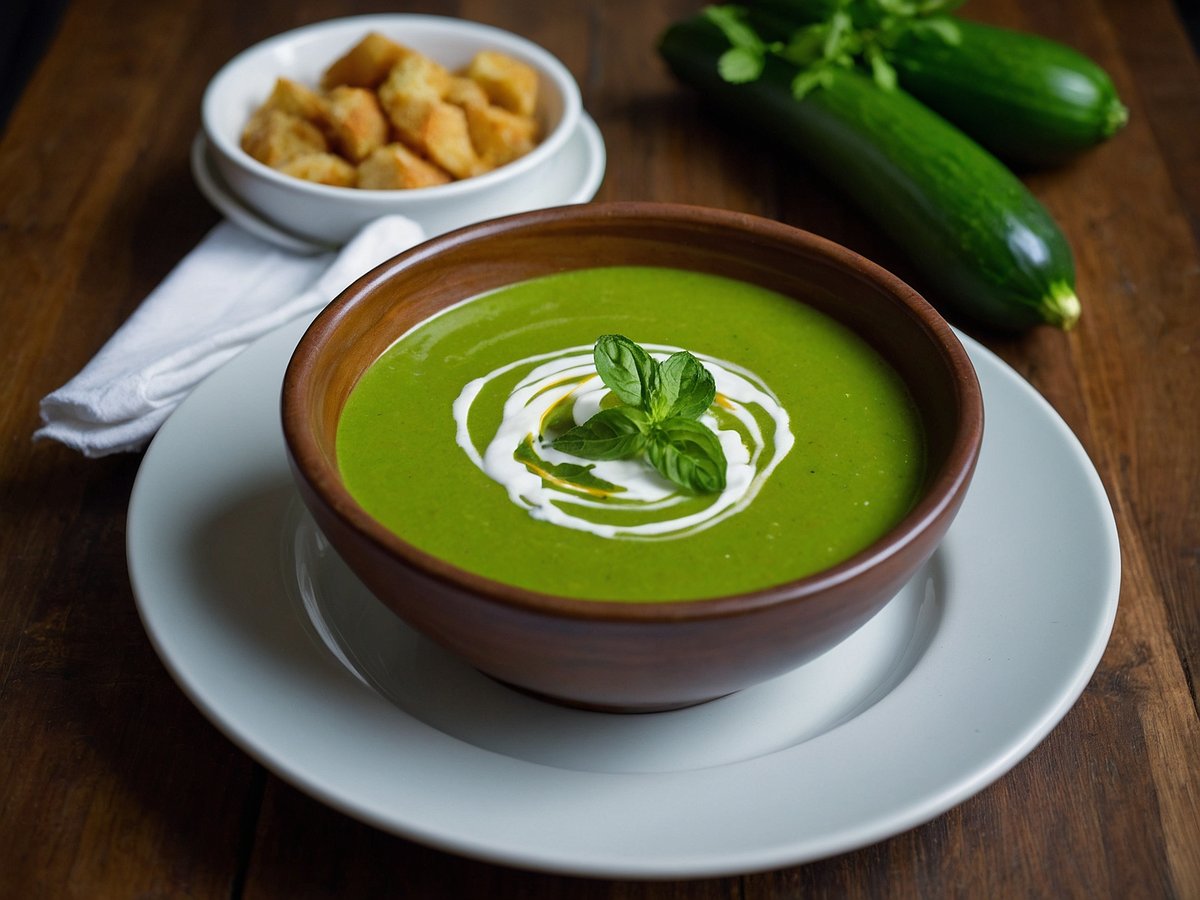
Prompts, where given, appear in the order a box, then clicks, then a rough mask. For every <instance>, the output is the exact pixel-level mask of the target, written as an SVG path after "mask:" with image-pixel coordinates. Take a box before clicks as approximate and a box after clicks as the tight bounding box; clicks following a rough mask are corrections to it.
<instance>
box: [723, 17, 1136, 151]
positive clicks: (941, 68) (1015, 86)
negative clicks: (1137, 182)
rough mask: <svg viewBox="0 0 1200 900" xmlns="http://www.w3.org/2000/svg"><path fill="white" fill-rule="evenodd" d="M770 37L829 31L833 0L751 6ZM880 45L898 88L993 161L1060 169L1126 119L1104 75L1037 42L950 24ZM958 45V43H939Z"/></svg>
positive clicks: (904, 32) (869, 24) (924, 20)
mask: <svg viewBox="0 0 1200 900" xmlns="http://www.w3.org/2000/svg"><path fill="white" fill-rule="evenodd" d="M747 5H748V8H749V13H750V22H751V24H753V25H754V26H755V27H757V28H758V29H759V30H760V31H761V32H762V33H763V34H764V36H767V37H770V38H773V39H778V40H786V39H787V38H788V37H789V36H790V35H791V34H792V32H794V31H796V30H797V29H799V28H803V27H805V26H807V25H812V24H814V23H816V22H822V21H826V20H827V19H828V18H829V16H831V15H832V14H833V12H834V10H835V9H836V7H837V4H836V3H835V2H834V0H750V2H749V3H748V4H747ZM876 6H877V4H876V3H874V2H859V3H857V4H854V5H853V6H852V13H853V16H854V23H855V27H857V28H861V29H871V28H875V27H876V26H877V25H878V24H879V15H880V13H879V10H878V9H876ZM912 23H913V25H914V26H915V27H911V28H906V29H900V30H898V31H897V32H896V33H895V34H894V35H893V36H891V37H890V38H882V39H881V44H882V49H883V55H884V58H885V59H886V60H887V61H888V62H889V63H890V64H891V65H892V67H893V68H894V69H895V71H896V76H897V79H898V81H899V84H900V86H901V87H903V88H904V89H905V90H906V91H908V92H909V93H910V94H912V95H913V96H914V97H916V98H917V99H918V100H920V101H921V102H922V103H924V104H925V105H926V106H928V107H930V108H931V109H933V110H935V111H936V112H938V113H940V114H941V115H943V116H944V117H945V118H947V119H949V120H950V121H951V122H953V123H954V124H955V125H957V126H958V127H959V128H961V129H962V130H963V131H965V132H966V133H967V134H968V135H970V136H971V137H972V138H974V139H975V140H976V141H978V142H979V143H981V144H982V145H983V146H984V147H986V148H987V149H988V150H990V151H992V152H993V153H995V154H996V155H997V156H999V157H1001V158H1003V159H1005V160H1007V161H1009V162H1012V163H1016V164H1020V165H1034V166H1044V165H1057V164H1059V163H1062V162H1065V161H1066V160H1068V159H1070V158H1071V157H1073V156H1075V155H1077V154H1078V153H1080V152H1082V151H1084V150H1087V149H1088V148H1090V147H1093V146H1095V145H1096V144H1099V143H1101V142H1102V141H1104V140H1106V139H1107V138H1109V137H1111V136H1112V135H1114V134H1115V133H1116V132H1117V131H1119V130H1120V129H1121V127H1122V126H1123V125H1124V124H1125V122H1126V121H1127V120H1128V117H1129V114H1128V110H1126V108H1125V106H1124V105H1123V104H1122V103H1121V100H1120V98H1119V97H1118V96H1117V91H1116V88H1115V87H1114V86H1113V83H1112V79H1111V78H1109V76H1108V73H1107V72H1105V71H1104V70H1103V69H1102V68H1101V67H1100V66H1098V65H1096V63H1094V62H1092V60H1090V59H1088V58H1087V57H1086V56H1084V55H1083V54H1081V53H1078V52H1076V51H1075V50H1072V49H1071V48H1070V47H1067V46H1065V45H1063V44H1060V43H1058V42H1056V41H1051V40H1047V39H1046V38H1042V37H1039V36H1037V35H1033V34H1026V33H1023V32H1018V31H1012V30H1010V29H1006V28H997V27H995V26H991V25H984V24H981V23H979V22H971V21H968V20H966V19H960V18H957V17H954V16H947V15H934V16H925V17H919V18H916V19H913V20H912ZM947 34H952V35H955V39H954V40H946V39H944V38H943V37H942V36H943V35H947Z"/></svg>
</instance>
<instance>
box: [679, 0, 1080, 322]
mask: <svg viewBox="0 0 1200 900" xmlns="http://www.w3.org/2000/svg"><path fill="white" fill-rule="evenodd" d="M729 46H730V45H729V41H728V40H727V39H726V38H725V36H724V35H723V34H722V33H721V32H720V30H719V29H717V28H716V27H715V26H714V25H713V24H712V23H711V22H710V21H708V20H707V19H706V18H705V17H704V16H697V17H695V18H693V19H687V20H684V21H682V22H678V23H676V24H674V25H673V26H671V27H670V28H669V29H668V30H667V32H666V33H665V34H664V35H663V37H662V39H661V42H660V45H659V51H660V53H661V54H662V56H663V58H664V59H665V60H666V62H667V64H668V65H669V66H670V67H671V69H672V70H673V71H674V73H675V74H676V76H677V77H679V78H680V80H682V81H684V82H685V83H688V84H690V85H691V86H693V87H695V88H697V89H699V91H700V92H701V94H702V95H703V96H704V97H706V98H707V99H708V100H710V101H711V102H712V103H714V104H715V105H716V106H717V107H719V108H722V109H724V110H725V111H726V112H728V113H730V114H731V115H733V116H734V117H736V118H739V119H740V120H741V121H742V122H744V123H745V124H747V125H749V126H751V127H752V128H755V129H758V130H760V131H761V132H763V133H765V134H767V135H768V136H771V137H773V138H775V139H777V140H778V141H780V142H782V143H783V144H784V145H785V146H787V147H790V148H791V149H793V150H795V151H796V152H798V153H799V154H801V155H802V156H803V157H805V158H806V159H808V160H809V161H810V162H811V163H812V164H813V165H814V166H816V168H818V169H819V170H820V171H821V172H822V173H823V174H824V175H825V177H826V178H827V179H828V180H829V181H831V182H832V183H833V184H835V185H836V186H838V187H839V188H841V189H842V190H843V191H844V192H845V193H847V194H849V195H850V197H851V198H852V199H854V200H855V201H856V202H857V203H858V205H859V206H860V207H861V208H862V209H863V210H864V211H865V212H866V213H867V214H868V215H869V216H871V217H872V218H873V219H874V220H875V221H876V222H877V223H878V224H879V225H880V226H881V227H882V228H883V230H884V231H886V232H887V234H888V235H889V236H890V237H891V238H892V239H893V240H894V241H896V243H898V244H899V245H900V246H901V247H903V248H904V249H905V251H906V252H907V253H908V254H909V256H910V257H911V258H912V259H913V261H914V262H915V263H916V264H917V266H918V267H919V268H920V270H921V271H922V273H923V274H924V275H925V277H926V278H927V279H928V280H929V282H930V284H931V285H932V286H933V287H935V288H936V289H937V291H938V292H939V295H940V296H941V297H942V298H944V299H945V300H946V301H947V302H949V303H951V304H952V305H954V306H955V307H957V308H958V309H959V310H961V311H962V312H963V313H964V314H967V315H969V316H971V317H972V318H973V319H975V320H977V321H979V322H982V323H986V324H988V325H991V326H995V327H1000V328H1005V329H1021V328H1025V327H1028V326H1031V325H1036V324H1039V323H1050V324H1053V325H1057V326H1060V327H1062V328H1070V327H1071V326H1072V325H1074V323H1075V322H1076V320H1077V319H1078V318H1079V313H1080V307H1079V300H1078V298H1077V297H1076V296H1075V290H1074V281H1075V272H1074V265H1073V262H1072V258H1071V250H1070V247H1069V245H1068V244H1067V241H1066V239H1065V238H1064V237H1063V235H1062V232H1061V231H1059V229H1058V226H1057V225H1056V224H1055V222H1054V220H1053V219H1052V218H1051V217H1050V214H1049V213H1048V212H1047V211H1046V210H1045V208H1044V207H1043V206H1042V205H1041V204H1040V203H1039V202H1038V201H1037V200H1036V199H1035V198H1034V197H1033V195H1032V194H1030V193H1029V191H1028V190H1027V189H1026V188H1025V186H1024V185H1022V184H1021V182H1020V181H1019V180H1017V178H1016V177H1015V176H1014V175H1013V174H1012V173H1011V172H1009V171H1008V169H1006V168H1005V167H1004V166H1003V164H1001V163H1000V162H999V161H998V160H997V159H996V158H995V157H993V156H992V155H991V154H989V153H988V152H987V151H985V150H984V149H982V148H981V147H980V146H979V145H978V144H976V143H975V142H974V141H972V140H971V139H970V138H968V137H967V136H966V135H964V134H963V133H962V132H961V131H959V130H958V129H956V128H955V127H954V126H952V125H950V124H949V123H948V122H946V121H945V120H944V119H942V118H941V117H940V116H938V115H937V114H936V113H934V112H931V111H930V110H929V109H927V108H926V107H925V106H924V105H922V104H921V103H919V102H917V101H916V100H914V99H913V98H912V97H910V96H909V95H908V94H906V93H905V92H904V91H902V90H899V89H895V90H890V91H887V90H883V89H881V88H879V87H878V86H877V85H876V84H875V83H874V82H873V81H871V80H870V79H869V78H867V77H866V76H864V75H861V74H859V73H857V72H855V71H852V70H850V69H833V70H831V71H830V73H829V77H828V79H827V80H826V82H825V83H824V84H823V85H822V86H820V87H817V88H815V89H814V90H812V91H811V92H809V94H808V95H807V96H806V97H805V98H804V99H803V100H796V99H794V97H793V96H792V92H791V87H790V85H791V82H792V79H793V78H794V77H795V75H796V72H797V70H796V69H795V68H794V67H793V66H791V65H789V64H787V63H785V62H783V61H782V60H781V59H779V58H778V57H775V56H768V58H767V60H766V65H765V68H764V70H763V73H762V76H761V77H760V78H759V79H758V80H757V81H754V82H750V83H747V84H736V85H735V84H729V83H727V82H726V81H724V80H723V79H722V78H721V77H720V75H719V74H718V72H717V60H718V58H719V57H720V56H721V54H722V53H723V52H725V51H726V50H727V49H729Z"/></svg>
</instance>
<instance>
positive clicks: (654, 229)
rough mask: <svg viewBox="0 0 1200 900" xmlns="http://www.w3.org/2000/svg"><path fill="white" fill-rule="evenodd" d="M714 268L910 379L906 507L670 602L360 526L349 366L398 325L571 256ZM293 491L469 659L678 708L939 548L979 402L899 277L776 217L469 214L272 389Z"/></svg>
mask: <svg viewBox="0 0 1200 900" xmlns="http://www.w3.org/2000/svg"><path fill="white" fill-rule="evenodd" d="M605 265H654V266H671V267H675V268H683V269H692V270H696V271H700V272H709V273H714V274H717V275H723V276H726V277H731V278H735V279H740V280H743V281H747V282H753V283H756V284H760V285H762V286H764V287H767V288H771V289H773V290H775V291H779V292H781V293H783V294H788V295H791V296H796V297H803V298H804V300H805V301H806V302H807V303H809V304H811V305H812V306H815V307H817V308H818V309H821V310H823V311H824V312H826V313H827V314H829V315H831V316H833V317H834V318H836V319H838V320H839V321H841V322H843V323H844V324H846V325H848V326H849V327H850V328H852V329H853V330H854V331H855V332H857V333H858V334H859V335H861V336H862V337H863V338H865V339H866V340H867V341H868V342H869V343H870V344H871V345H872V346H874V347H875V349H876V350H877V351H878V352H880V353H881V354H882V355H883V356H884V357H885V358H886V359H888V360H889V361H890V362H891V364H892V365H893V366H894V367H895V368H896V370H897V371H898V372H899V373H900V375H901V377H902V378H903V379H904V380H905V381H906V382H907V384H908V386H909V388H910V390H911V393H912V396H913V397H914V399H915V402H916V405H917V407H918V409H919V411H920V414H921V416H922V418H923V422H924V427H925V431H926V438H927V442H928V452H929V473H930V474H929V477H928V480H927V484H926V487H925V490H924V494H923V496H922V497H921V499H920V500H919V501H918V502H917V504H916V506H915V507H914V508H913V509H912V511H911V512H910V513H909V514H908V515H907V516H906V517H905V518H904V519H903V521H901V522H900V523H899V524H898V525H896V526H895V527H894V528H892V530H891V531H890V532H888V533H887V534H886V535H885V536H884V537H883V538H881V539H880V540H878V541H876V542H875V543H874V544H872V545H871V546H870V547H868V548H867V549H865V550H863V551H862V552H860V553H858V554H857V555H855V556H854V557H852V558H850V559H848V560H846V561H845V562H843V563H841V564H839V565H837V566H834V567H833V568H830V569H827V570H825V571H822V572H819V573H817V574H815V575H812V576H809V577H807V578H803V579H801V580H799V581H794V582H790V583H787V584H781V585H779V586H777V587H774V588H770V589H767V590H760V591H755V592H752V593H745V594H740V595H735V596H727V597H719V598H716V599H704V600H695V601H685V602H674V603H641V604H639V603H617V602H601V601H592V600H576V599H569V598H564V597H555V596H549V595H545V594H538V593H533V592H530V591H528V590H524V589H521V588H517V587H513V586H511V585H506V584H501V583H498V582H495V581H491V580H489V579H486V578H483V577H480V576H478V575H474V574H472V573H469V572H466V571H463V570H461V569H458V568H456V567H455V566H453V565H450V564H449V563H446V562H444V561H443V560H441V559H437V558H434V557H432V556H430V555H428V554H426V553H424V552H422V551H420V550H418V549H416V548H415V547H413V546H411V545H409V544H407V543H406V542H405V541H403V540H401V539H400V538H399V537H397V536H396V535H395V534H393V533H392V532H390V531H388V530H387V529H386V528H384V527H383V526H382V525H380V524H379V523H378V522H376V521H375V520H374V519H372V518H371V516H370V515H368V514H367V513H366V512H365V511H364V510H363V509H362V508H361V507H360V506H359V505H358V503H356V502H355V500H354V499H353V498H352V497H351V496H350V494H349V493H348V492H347V491H346V489H345V487H344V486H343V484H342V481H341V479H340V477H339V474H338V466H337V458H336V452H335V449H334V438H335V433H336V429H337V423H338V417H339V415H340V414H341V410H342V406H343V404H344V403H345V401H346V397H347V395H348V394H349V392H350V390H351V388H353V387H354V384H355V382H356V381H357V380H358V378H359V376H360V375H361V374H362V372H363V371H364V370H365V369H366V368H367V367H368V366H370V365H371V363H372V362H373V361H374V360H375V359H376V358H377V357H378V356H379V355H380V354H381V353H382V352H383V351H384V350H385V349H386V348H387V347H388V346H389V345H390V344H391V343H392V342H393V341H394V340H395V339H396V338H397V337H398V336H400V335H401V334H402V333H404V332H406V331H408V330H409V329H410V328H411V327H412V326H413V325H415V324H416V323H418V322H420V321H422V320H423V319H425V318H427V317H428V316H430V315H432V314H433V313H435V312H437V311H439V310H441V309H442V308H444V307H446V306H448V305H450V304H452V303H456V302H458V301H460V300H463V299H465V298H468V297H472V296H475V295H477V294H480V293H483V292H485V291H489V290H492V289H494V288H498V287H502V286H504V285H508V284H512V283H515V282H518V281H523V280H526V279H529V278H533V277H537V276H541V275H546V274H550V273H553V272H561V271H563V270H567V269H574V268H589V267H595V266H605ZM283 427H284V435H285V438H286V441H287V448H288V453H289V456H290V461H291V465H292V469H293V472H294V474H295V478H296V481H297V484H298V485H299V489H300V494H301V496H302V497H303V499H304V502H305V503H306V504H307V506H308V508H309V509H310V510H311V512H312V514H313V516H314V517H315V519H316V522H317V524H318V525H319V527H320V528H321V530H322V531H323V532H324V534H325V535H326V536H327V537H328V538H329V540H330V541H331V543H332V544H333V546H334V547H335V548H336V550H337V551H338V553H339V554H340V555H341V556H342V558H343V559H344V560H345V561H346V563H347V564H348V565H349V566H350V568H351V569H352V570H353V571H354V572H355V573H356V574H357V575H358V576H359V578H361V579H362V581H363V582H364V583H365V584H366V585H367V586H368V587H369V588H370V589H371V590H372V591H373V592H374V593H375V595H376V596H377V597H378V598H379V599H380V600H382V601H383V602H384V603H385V604H387V605H388V606H389V607H390V608H391V609H392V610H394V611H395V612H396V614H397V615H399V616H401V617H402V618H403V619H405V620H406V621H407V622H408V623H409V624H410V625H412V626H413V627H415V628H417V629H419V630H420V631H422V632H424V633H425V634H426V635H428V636H429V637H431V638H432V639H434V640H435V641H437V642H438V643H440V644H442V645H443V646H445V647H446V648H448V649H449V650H451V651H453V652H454V653H457V654H459V655H461V656H462V657H464V658H465V659H466V660H468V661H469V662H471V663H472V664H473V665H474V666H476V667H477V668H479V669H480V670H481V671H483V672H486V673H487V674H489V675H491V676H493V677H495V678H497V679H499V680H501V681H503V682H506V683H508V684H510V685H513V686H515V687H517V688H520V689H522V690H525V691H528V692H531V693H535V694H538V695H541V696H543V697H547V698H550V699H553V700H557V701H560V702H565V703H569V704H573V705H577V706H583V707H588V708H594V709H604V710H613V711H651V710H662V709H670V708H675V707H682V706H688V705H691V704H695V703H700V702H703V701H705V700H710V699H713V698H716V697H720V696H722V695H725V694H729V693H732V692H734V691H737V690H740V689H742V688H745V687H748V686H750V685H753V684H755V683H757V682H760V681H764V680H766V679H769V678H771V677H773V676H776V675H780V674H782V673H784V672H787V671H789V670H791V669H793V668H795V667H796V666H799V665H802V664H803V663H805V662H806V661H808V660H810V659H812V658H814V657H816V656H817V655H819V654H821V653H823V652H824V651H826V650H828V649H830V648H831V647H833V646H835V645H836V644H838V643H839V642H840V641H842V640H844V639H845V638H846V637H848V636H849V635H850V634H852V633H853V632H854V631H855V630H856V629H858V628H859V627H860V626H861V625H863V624H864V623H865V622H866V621H867V620H868V619H870V618H871V617H872V616H873V615H874V614H875V613H877V612H878V611H879V610H880V609H881V608H882V607H883V606H884V605H885V604H886V603H887V602H888V601H889V600H890V599H891V598H892V596H893V595H894V594H895V593H896V592H897V591H898V590H899V589H900V587H901V586H903V585H904V583H905V582H906V581H907V580H908V579H909V578H910V577H911V576H912V575H913V573H914V572H915V571H916V570H917V569H918V568H919V567H920V566H921V565H922V564H923V563H924V562H925V561H926V560H927V559H928V557H929V556H930V555H931V554H932V553H933V551H934V549H935V548H936V547H937V545H938V543H939V541H940V540H941V539H942V536H943V535H944V534H945V532H946V529H947V528H948V527H949V525H950V522H951V520H952V519H953V518H954V516H955V514H956V513H957V511H958V508H959V505H960V503H961V502H962V499H963V496H964V494H965V492H966V490H967V486H968V484H969V482H970V480H971V476H972V473H973V471H974V468H975V461H976V458H977V456H978V453H979V445H980V439H981V437H982V430H983V406H982V400H981V397H980V393H979V385H978V382H977V381H976V378H975V372H974V369H973V368H972V366H971V363H970V361H969V359H968V357H967V354H966V352H965V351H964V350H963V348H962V345H961V344H960V343H959V342H958V340H957V338H956V337H955V336H954V333H953V332H952V331H951V329H950V327H949V326H948V325H947V324H946V323H945V321H943V320H942V319H941V317H940V316H938V314H937V313H936V312H935V311H934V310H933V309H932V308H931V307H930V306H929V305H928V304H927V303H926V302H925V301H924V300H923V299H921V297H920V296H919V295H918V294H916V293H915V292H914V291H913V290H912V289H911V288H909V287H908V286H906V285H905V284H904V283H903V282H901V281H899V280H898V279H897V278H895V277H894V276H892V275H890V274H889V273H887V272H886V271H884V270H883V269H881V268H879V267H878V266H876V265H874V264H873V263H871V262H869V261H867V260H865V259H863V258H862V257H860V256H858V255H856V254H854V253H852V252H850V251H849V250H846V249H845V248H843V247H840V246H838V245H836V244H833V243H830V242H829V241H826V240H823V239H822V238H819V237H816V236H814V235H812V234H809V233H807V232H803V231H799V230H797V229H794V228H790V227H787V226H785V225H781V224H778V223H776V222H772V221H768V220H764V219H759V218H755V217H752V216H747V215H741V214H738V213H732V212H722V211H717V210H711V209H701V208H696V207H688V206H674V205H664V204H653V203H614V204H606V205H593V206H573V207H563V208H559V209H550V210H541V211H537V212H531V213H525V214H522V215H518V216H513V217H510V218H506V219H498V220H495V221H490V222H483V223H481V224H478V225H473V226H470V227H468V228H465V229H462V230H460V231H457V232H454V233H451V234H447V235H444V236H442V237H439V238H436V239H434V240H432V241H430V242H428V243H426V244H423V245H421V246H419V247H416V248H414V249H412V250H410V251H408V252H407V253H404V254H401V255H400V256H398V257H396V258H395V259H393V260H391V261H389V262H387V263H385V264H383V265H382V266H380V267H379V268H377V269H375V270H374V271H373V272H370V273H369V274H367V275H365V276H364V277H363V278H361V279H359V281H357V282H356V283H355V284H353V285H351V286H350V287H349V288H348V289H347V290H346V291H345V292H344V293H343V294H342V295H341V296H340V297H338V298H337V299H336V300H335V301H334V302H333V303H332V304H331V305H330V306H329V308H328V309H326V310H325V311H324V312H323V313H322V314H321V315H320V316H319V317H318V318H317V320H316V321H315V322H314V323H313V325H312V327H311V328H310V329H309V330H308V332H307V333H306V334H305V335H304V337H303V339H302V340H301V341H300V344H299V346H298V347H297V348H296V352H295V355H294V356H293V358H292V360H291V363H290V365H289V366H288V369H287V373H286V376H285V379H284V384H283Z"/></svg>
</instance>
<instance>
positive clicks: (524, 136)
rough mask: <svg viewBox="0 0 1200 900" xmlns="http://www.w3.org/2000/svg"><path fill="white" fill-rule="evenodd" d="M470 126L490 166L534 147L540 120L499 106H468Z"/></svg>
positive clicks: (479, 148) (501, 162)
mask: <svg viewBox="0 0 1200 900" xmlns="http://www.w3.org/2000/svg"><path fill="white" fill-rule="evenodd" d="M466 113H467V127H468V129H469V131H470V134H471V143H472V145H474V147H475V152H476V153H477V154H479V158H480V159H482V160H483V162H484V163H485V164H486V165H487V166H488V167H489V168H493V169H494V168H495V167H496V166H502V165H504V164H505V163H507V162H512V161H513V160H514V159H516V158H517V157H518V156H524V155H525V154H526V153H528V152H529V151H530V150H532V149H533V145H534V138H535V137H536V131H537V123H536V122H535V121H534V120H533V118H532V117H530V116H518V115H514V114H513V113H510V112H509V111H508V110H506V109H501V108H500V107H499V106H491V105H484V106H476V105H472V106H468V107H467V108H466Z"/></svg>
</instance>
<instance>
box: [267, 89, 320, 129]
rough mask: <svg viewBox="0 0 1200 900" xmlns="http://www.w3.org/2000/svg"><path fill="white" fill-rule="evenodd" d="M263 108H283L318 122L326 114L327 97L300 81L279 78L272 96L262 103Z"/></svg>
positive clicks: (287, 111)
mask: <svg viewBox="0 0 1200 900" xmlns="http://www.w3.org/2000/svg"><path fill="white" fill-rule="evenodd" d="M262 109H278V110H282V111H283V112H285V113H290V114H291V115H293V116H299V117H300V118H301V119H307V120H308V121H309V122H312V123H313V124H316V123H318V122H320V121H321V120H322V119H323V118H324V116H325V99H324V98H323V97H322V96H321V95H320V94H318V93H317V92H316V91H314V90H312V89H310V88H306V87H305V86H304V85H302V84H300V82H298V81H292V80H291V79H290V78H277V79H275V87H274V88H273V89H272V90H271V96H269V97H268V98H267V100H266V102H265V103H264V104H263V105H262Z"/></svg>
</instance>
